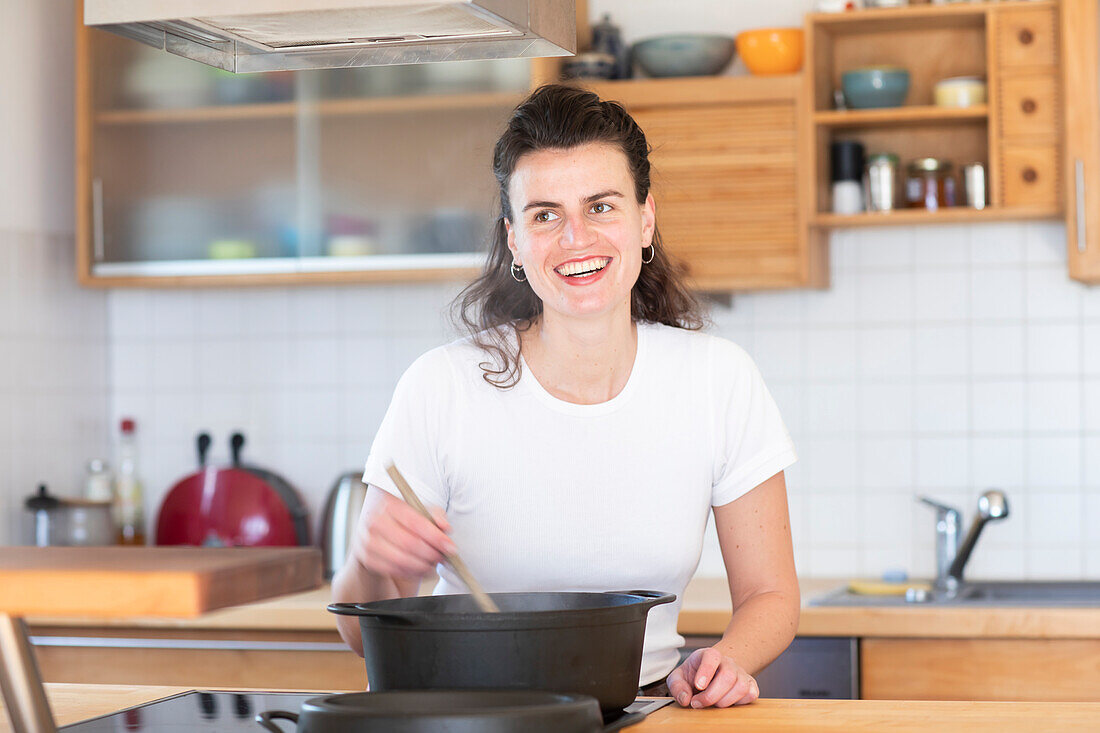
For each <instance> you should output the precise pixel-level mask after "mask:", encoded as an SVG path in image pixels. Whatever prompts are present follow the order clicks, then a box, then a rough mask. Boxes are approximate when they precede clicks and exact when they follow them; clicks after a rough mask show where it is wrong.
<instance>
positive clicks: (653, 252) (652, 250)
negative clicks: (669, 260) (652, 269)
mask: <svg viewBox="0 0 1100 733" xmlns="http://www.w3.org/2000/svg"><path fill="white" fill-rule="evenodd" d="M647 249H648V250H649V259H648V260H647V259H646V258H645V254H644V253H645V251H646V250H647ZM642 252H643V254H642V264H643V265H648V264H649V263H650V262H653V258H654V257H656V256H657V248H656V247H655V246H653V245H652V244H650V245H649V246H648V247H642Z"/></svg>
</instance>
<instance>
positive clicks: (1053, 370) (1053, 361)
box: [1024, 323, 1081, 377]
mask: <svg viewBox="0 0 1100 733" xmlns="http://www.w3.org/2000/svg"><path fill="white" fill-rule="evenodd" d="M1024 338H1025V344H1026V347H1025V348H1026V350H1025V359H1026V362H1025V363H1026V365H1027V371H1028V373H1029V374H1030V375H1032V376H1049V377H1053V376H1073V375H1077V374H1080V371H1081V364H1080V359H1081V327H1080V324H1077V323H1029V324H1028V326H1027V331H1026V332H1025V334H1024Z"/></svg>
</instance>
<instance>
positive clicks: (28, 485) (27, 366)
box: [0, 229, 148, 545]
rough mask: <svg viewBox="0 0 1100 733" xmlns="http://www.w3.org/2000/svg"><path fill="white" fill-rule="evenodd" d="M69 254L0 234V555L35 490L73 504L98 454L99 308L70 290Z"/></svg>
mask: <svg viewBox="0 0 1100 733" xmlns="http://www.w3.org/2000/svg"><path fill="white" fill-rule="evenodd" d="M74 253H75V244H74V242H73V236H72V234H57V233H44V232H27V231H12V230H7V229H0V269H2V272H0V289H3V291H4V292H3V293H0V545H3V544H15V543H20V542H21V541H22V540H23V526H22V525H23V518H24V517H23V515H24V510H23V500H24V498H25V497H26V496H28V495H29V494H31V493H33V492H34V490H35V487H36V486H37V485H38V484H39V483H45V484H47V485H48V486H49V488H50V490H51V491H53V492H56V493H58V494H61V495H65V496H79V495H80V492H81V489H82V480H83V473H84V464H85V462H86V461H87V460H88V459H89V458H92V457H93V456H104V455H105V453H106V449H107V426H106V417H107V414H108V400H107V384H108V380H109V379H111V378H112V377H111V376H110V374H109V372H110V370H109V368H108V363H107V361H108V359H107V352H108V343H107V341H106V339H105V338H104V333H105V331H106V329H105V325H104V324H105V323H106V321H107V319H108V310H107V300H108V298H107V296H106V294H104V293H103V292H102V291H98V290H87V289H83V288H81V287H79V286H78V285H77V284H76V283H75V282H74V278H73V276H72V273H73V272H74V271H75V262H74ZM140 362H141V363H142V364H144V365H147V364H148V360H147V359H142V360H140Z"/></svg>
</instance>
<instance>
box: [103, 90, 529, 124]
mask: <svg viewBox="0 0 1100 733" xmlns="http://www.w3.org/2000/svg"><path fill="white" fill-rule="evenodd" d="M523 96H524V95H523V93H522V92H484V93H480V94H424V95H421V96H409V97H364V98H355V99H326V100H323V101H321V102H318V103H317V105H316V107H317V112H318V114H320V115H322V116H325V117H335V116H352V115H373V114H394V113H404V112H445V111H451V110H463V109H493V108H497V107H500V108H507V107H510V106H513V105H516V104H518V103H519V102H520V100H522V99H523ZM299 107H300V105H299V104H298V103H297V102H293V101H291V102H266V103H258V104H233V105H229V104H226V105H213V106H209V107H181V108H174V109H113V110H105V111H103V112H100V113H98V114H97V115H96V118H95V119H96V123H98V124H101V125H140V124H173V123H202V122H232V121H246V120H262V119H293V118H294V116H295V115H296V114H297V113H298V109H299Z"/></svg>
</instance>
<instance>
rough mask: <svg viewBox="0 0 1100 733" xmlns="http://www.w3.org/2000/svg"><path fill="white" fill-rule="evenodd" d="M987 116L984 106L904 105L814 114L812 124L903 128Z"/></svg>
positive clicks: (980, 118) (824, 111)
mask: <svg viewBox="0 0 1100 733" xmlns="http://www.w3.org/2000/svg"><path fill="white" fill-rule="evenodd" d="M988 116H989V107H988V106H987V105H984V104H981V105H975V106H973V107H937V106H935V105H907V106H903V107H883V108H878V109H849V110H822V111H819V112H814V123H815V124H817V125H818V126H820V127H869V126H872V125H875V126H880V125H881V126H886V125H891V126H904V125H909V124H917V123H920V124H925V123H929V122H958V121H965V120H975V121H980V120H984V119H986V118H987V117H988Z"/></svg>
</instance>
